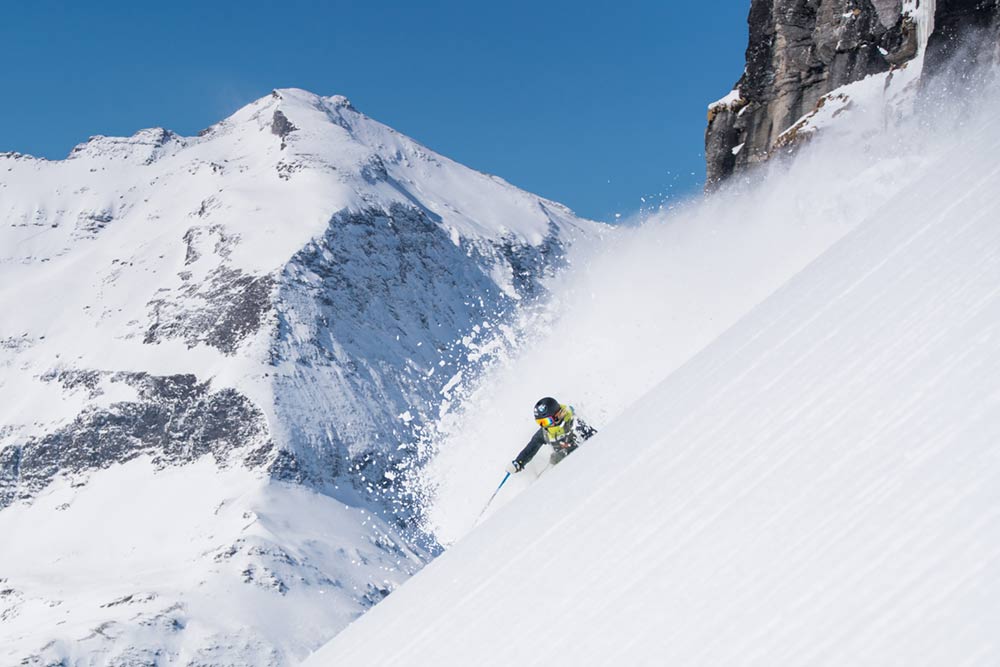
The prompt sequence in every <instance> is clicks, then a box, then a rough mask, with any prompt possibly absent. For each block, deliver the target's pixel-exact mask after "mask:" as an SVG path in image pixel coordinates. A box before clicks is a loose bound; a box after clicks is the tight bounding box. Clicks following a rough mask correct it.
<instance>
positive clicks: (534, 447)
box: [514, 429, 545, 468]
mask: <svg viewBox="0 0 1000 667" xmlns="http://www.w3.org/2000/svg"><path fill="white" fill-rule="evenodd" d="M544 444H545V434H544V433H543V432H542V429H538V430H537V431H536V432H535V435H533V436H531V440H530V441H529V442H528V444H527V446H526V447H525V448H524V449H522V450H521V453H520V454H518V455H517V458H516V459H514V462H515V463H517V465H518V467H520V468H523V467H524V466H526V465H528V462H529V461H531V459H533V458H535V454H537V453H538V450H539V449H541V448H542V445H544Z"/></svg>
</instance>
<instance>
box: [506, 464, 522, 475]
mask: <svg viewBox="0 0 1000 667" xmlns="http://www.w3.org/2000/svg"><path fill="white" fill-rule="evenodd" d="M505 470H506V471H507V472H509V473H511V474H513V473H518V472H521V471H522V470H524V465H523V464H522V463H519V462H518V461H511V462H510V463H509V464H508V465H507V467H506V468H505Z"/></svg>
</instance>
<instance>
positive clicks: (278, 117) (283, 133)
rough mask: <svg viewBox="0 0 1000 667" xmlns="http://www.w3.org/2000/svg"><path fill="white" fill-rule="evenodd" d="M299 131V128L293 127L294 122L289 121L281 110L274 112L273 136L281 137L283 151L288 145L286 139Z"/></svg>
mask: <svg viewBox="0 0 1000 667" xmlns="http://www.w3.org/2000/svg"><path fill="white" fill-rule="evenodd" d="M297 129H299V128H297V127H295V126H294V125H292V121H290V120H288V117H287V116H286V115H285V114H283V113H282V112H281V111H280V110H276V111H275V112H274V115H273V116H272V118H271V134H275V135H277V136H279V137H281V149H282V150H284V149H285V147H286V146H287V145H288V144H287V143H285V138H286V137H288V135H289V134H291V133H292V132H294V131H295V130H297Z"/></svg>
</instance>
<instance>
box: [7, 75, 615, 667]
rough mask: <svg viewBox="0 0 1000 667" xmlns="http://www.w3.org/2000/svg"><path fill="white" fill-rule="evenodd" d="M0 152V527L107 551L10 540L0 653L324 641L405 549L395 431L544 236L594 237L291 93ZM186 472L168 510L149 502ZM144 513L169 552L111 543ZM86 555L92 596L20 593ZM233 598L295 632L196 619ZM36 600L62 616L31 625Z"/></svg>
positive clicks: (537, 251)
mask: <svg viewBox="0 0 1000 667" xmlns="http://www.w3.org/2000/svg"><path fill="white" fill-rule="evenodd" d="M2 159H3V165H4V167H5V168H4V169H3V170H0V309H2V310H3V312H6V313H15V314H16V316H14V317H5V318H2V319H0V369H2V372H0V532H3V533H5V534H14V533H17V534H19V535H20V534H22V533H24V531H23V530H22V529H21V528H20V527H21V526H25V525H31V524H33V523H38V522H44V521H50V520H51V516H52V512H55V511H58V512H60V517H65V518H66V522H65V523H59V524H58V525H59V526H60V531H63V530H64V531H65V535H64V534H63V533H62V532H60V533H59V534H56V535H50V536H49V537H50V538H52V539H54V540H56V541H57V542H58V540H60V539H62V538H63V537H65V539H67V540H69V541H70V542H72V541H73V540H72V536H73V535H75V533H74V532H73V530H72V527H73V526H74V525H77V524H86V525H90V524H93V523H94V522H97V521H100V522H101V523H102V525H106V526H107V530H108V531H111V532H116V533H118V534H120V536H121V539H122V540H124V543H125V547H123V549H122V550H121V554H132V555H130V556H120V558H119V556H115V555H110V556H108V555H106V554H104V553H103V552H102V553H101V554H97V553H89V552H88V553H84V552H78V551H76V550H73V549H69V550H67V549H65V548H63V547H62V546H59V547H51V548H50V547H49V546H47V545H46V544H42V543H38V542H31V541H30V540H28V539H27V538H25V539H23V540H22V546H23V549H22V551H19V552H17V553H13V552H10V553H5V554H0V571H2V572H3V573H4V577H6V580H5V581H4V583H3V586H4V590H5V591H6V590H8V589H9V590H10V591H14V592H13V593H10V595H8V596H7V598H4V599H2V600H0V605H6V606H0V617H9V616H10V615H12V614H18V615H19V618H21V619H22V620H23V621H24V622H23V624H21V625H18V626H17V627H18V629H17V634H16V641H13V642H10V643H8V642H4V644H5V645H4V646H2V647H0V662H2V663H4V664H6V663H7V662H11V661H14V662H18V663H20V662H22V660H28V664H31V663H32V661H35V662H38V661H43V662H52V663H58V662H59V661H60V660H63V659H66V655H67V654H66V652H65V651H70V652H71V651H73V650H74V649H73V648H72V647H74V646H78V645H80V643H81V642H87V643H88V644H87V646H88V648H87V651H88V652H89V653H90V654H92V655H103V656H105V657H106V658H107V659H108V661H111V662H115V661H116V660H117V658H114V656H123V655H130V656H134V655H138V654H142V655H147V654H148V655H160V654H161V653H162V652H163V651H166V652H167V654H169V655H172V656H173V657H172V658H171V660H180V658H178V657H177V656H179V655H183V656H193V657H192V658H191V660H193V661H196V662H199V664H219V663H220V662H223V661H225V660H228V661H229V662H230V663H233V662H235V663H237V664H258V663H260V664H278V665H281V664H287V663H288V662H289V661H290V660H291V656H293V655H295V654H296V653H297V654H299V655H301V654H302V653H303V652H304V650H305V649H306V648H311V647H312V646H315V645H316V643H317V642H318V641H319V640H321V639H324V638H326V637H328V636H329V635H330V634H331V633H333V632H336V631H337V630H338V629H339V628H341V627H343V625H344V624H346V623H347V622H348V621H349V620H351V618H353V617H354V616H355V615H356V614H357V613H359V612H360V610H362V609H364V608H366V607H368V606H370V605H372V604H374V603H375V602H376V601H378V600H379V599H381V597H384V596H385V595H386V594H387V593H388V591H390V590H392V588H394V587H395V586H396V585H398V583H400V581H401V580H402V579H403V578H405V577H406V576H408V573H411V572H412V571H414V570H415V569H416V568H417V567H419V565H420V563H422V562H423V561H424V559H426V558H427V554H428V552H427V551H426V549H424V548H423V546H424V542H423V541H422V540H423V537H422V536H420V535H415V534H414V533H413V532H412V529H413V527H414V524H415V519H416V517H415V512H416V510H415V509H414V508H412V506H406V505H405V504H402V503H398V499H399V498H400V497H401V494H402V493H403V492H404V489H403V486H402V483H403V481H404V480H405V478H406V476H407V475H408V474H409V472H408V471H409V470H410V469H412V467H413V465H414V463H415V459H416V451H417V447H416V445H417V443H418V442H419V439H420V437H421V432H422V429H423V428H424V427H425V426H426V425H427V424H428V423H429V422H431V421H432V420H433V419H435V418H436V417H437V415H438V413H439V411H440V410H441V408H442V405H443V404H445V405H446V404H447V399H448V398H449V396H450V392H451V391H452V390H453V387H454V386H455V385H456V384H457V383H458V382H459V381H460V380H461V378H462V377H463V374H471V373H474V372H475V371H476V368H477V365H478V364H482V363H483V362H484V360H486V359H488V358H489V355H490V350H491V349H494V348H490V347H487V346H486V345H485V343H491V344H493V345H502V344H503V343H504V341H503V338H502V336H498V335H495V333H494V332H498V331H504V327H505V325H506V324H507V323H509V322H510V321H511V320H512V319H513V317H514V316H515V315H516V314H517V313H518V310H519V308H520V307H521V305H522V304H524V303H530V302H531V301H532V300H533V299H534V298H535V297H537V296H538V295H539V294H541V293H542V292H543V289H544V288H543V281H544V280H545V279H546V278H547V277H548V276H549V275H550V274H551V273H552V272H553V270H554V269H555V268H556V267H558V266H560V265H562V264H564V263H565V262H566V256H567V253H568V252H569V251H570V248H571V247H572V245H573V244H574V243H576V242H578V241H579V240H582V239H586V238H588V237H595V236H597V235H598V234H600V233H601V227H600V226H599V225H597V224H596V223H592V222H589V221H586V220H581V219H579V218H577V217H576V216H574V215H573V214H572V212H571V211H570V210H569V209H567V208H565V207H564V206H561V205H559V204H556V203H554V202H550V201H547V200H544V199H541V198H539V197H536V196H534V195H532V194H529V193H527V192H524V191H522V190H519V189H517V188H515V187H513V186H512V185H510V184H508V183H506V182H505V181H503V180H502V179H499V178H496V177H491V176H487V175H485V174H482V173H480V172H478V171H475V170H472V169H469V168H467V167H465V166H462V165H460V164H458V163H456V162H454V161H452V160H449V159H448V158H445V157H443V156H441V155H438V154H437V153H435V152H433V151H431V150H430V149H428V148H426V147H424V146H422V145H420V144H419V143H417V142H415V141H413V140H412V139H409V138H408V137H406V136H404V135H402V134H399V133H398V132H395V131H394V130H392V129H390V128H388V127H386V126H385V125H382V124H381V123H378V122H377V121H375V120H373V119H371V118H369V117H367V116H365V115H363V114H362V113H360V112H358V111H357V110H356V109H355V108H354V107H353V106H351V105H350V103H349V102H348V101H347V99H346V98H344V97H341V96H333V97H320V96H318V95H314V94H312V93H309V92H307V91H303V90H299V89H281V90H276V91H274V92H273V93H272V94H270V95H267V96H265V97H262V98H261V99H259V100H256V101H254V102H252V103H250V104H248V105H246V106H244V107H243V108H241V109H239V110H238V111H236V112H235V113H234V114H232V115H231V116H229V117H228V118H226V119H224V120H222V121H220V122H218V123H216V124H215V125H213V126H211V127H210V128H208V129H207V130H205V131H203V132H201V133H200V134H199V136H197V137H181V136H178V135H177V134H175V133H173V132H170V131H169V130H166V129H162V128H152V129H147V130H142V131H139V132H137V133H136V134H134V135H132V136H131V137H104V136H97V137H93V138H91V139H90V140H89V141H87V142H85V143H83V144H81V145H80V146H78V147H77V148H76V149H74V151H73V153H72V154H71V155H70V157H69V158H68V159H66V160H60V161H45V160H36V159H31V158H28V157H25V156H20V155H16V154H7V155H5V156H4V157H3V158H2ZM188 475H192V476H194V477H192V478H197V479H199V480H201V481H200V482H199V483H198V485H197V486H196V487H187V490H186V491H185V492H184V494H183V495H185V496H189V498H187V500H189V501H190V504H189V505H185V506H184V507H181V508H177V510H176V512H172V511H170V510H169V509H168V510H167V511H164V504H163V501H162V499H163V498H176V497H178V495H179V494H178V491H177V489H178V488H183V487H185V478H186V477H187V476H188ZM213 476H214V477H217V478H218V479H220V480H221V479H226V480H229V481H230V482H231V483H229V482H227V483H226V484H225V485H223V486H221V487H218V488H217V487H216V486H215V485H213V484H212V482H211V480H212V479H213ZM120 489H132V490H133V491H134V493H132V495H131V496H130V497H129V498H128V501H129V502H128V503H125V504H127V505H129V508H128V509H125V508H123V507H121V505H122V504H123V503H122V500H123V499H122V497H121V495H120V494H121V492H120ZM154 506H155V507H154ZM220 508H228V509H227V510H225V511H223V510H220ZM132 510H135V512H133V511H132ZM154 510H155V512H159V514H156V516H158V517H159V519H158V521H160V522H161V523H164V524H171V525H176V526H177V527H178V530H179V531H180V533H179V534H181V535H182V537H177V536H176V535H175V536H174V537H171V538H170V540H169V541H171V542H172V543H184V544H188V543H190V544H191V545H194V546H193V548H192V551H191V552H190V553H185V554H184V555H183V558H181V559H180V560H177V559H175V558H166V559H164V558H162V557H161V554H160V553H159V551H158V546H159V544H160V541H159V540H157V539H150V540H148V541H147V542H145V543H143V544H133V543H132V541H131V539H130V537H129V536H130V535H138V534H139V531H137V529H136V528H135V524H136V516H152V515H153V513H155V512H154ZM175 513H176V515H177V516H176V517H173V514H175ZM319 515H322V516H324V517H325V518H324V519H323V520H322V522H321V526H320V527H317V525H312V524H309V521H310V519H309V518H308V517H311V516H319ZM383 515H384V517H383ZM53 525H55V524H53ZM186 526H201V527H202V528H199V529H198V530H199V531H201V532H199V533H198V536H187V535H186V534H185V530H193V529H189V528H185V527H186ZM329 526H336V531H335V532H336V534H329V533H323V534H324V538H323V544H324V546H323V547H319V548H318V547H317V546H316V544H315V540H316V537H315V536H316V535H317V534H318V533H317V531H328V530H329ZM206 536H208V537H206ZM40 539H41V537H40ZM46 539H47V538H46ZM327 547H329V548H327ZM67 551H71V552H72V553H75V554H77V555H76V556H74V557H73V558H69V559H64V560H63V561H60V562H59V563H58V564H57V563H55V562H54V561H51V560H49V559H46V558H45V557H28V556H24V555H25V554H42V553H57V554H58V553H66V552H67ZM115 553H118V552H115ZM18 554H21V556H24V558H23V559H22V558H21V556H18ZM109 558H110V561H111V562H110V568H109V569H110V570H111V571H114V572H115V573H116V577H117V574H119V573H120V574H121V575H122V576H121V577H120V578H117V579H116V580H115V581H100V582H94V581H93V579H92V578H87V577H84V578H85V579H87V580H88V582H91V583H88V585H89V586H96V587H97V588H99V589H100V594H99V598H100V599H99V600H97V601H96V602H94V601H92V600H90V599H81V598H79V597H73V596H72V595H71V594H70V593H67V592H66V589H65V588H62V587H60V586H59V585H56V586H54V587H48V586H47V585H38V584H37V582H41V581H47V580H48V581H52V580H54V579H58V580H61V578H53V577H51V576H49V573H50V571H51V569H52V568H57V569H58V570H59V571H60V572H62V571H67V570H73V571H81V572H89V571H90V569H91V568H92V567H93V565H92V563H93V562H103V563H105V564H108V563H107V559H109ZM116 558H118V560H115V559H116ZM12 559H13V560H12ZM15 561H16V562H15ZM178 563H180V564H181V565H178ZM178 567H181V568H182V569H183V570H184V572H180V571H178V570H177V569H176V568H178ZM74 568H75V569H74ZM189 570H196V571H198V572H199V575H198V578H199V579H201V580H204V581H207V582H208V583H207V584H205V585H204V586H203V585H202V584H198V590H199V591H203V592H202V593H198V592H196V591H193V590H192V588H191V587H192V586H193V584H191V583H190V582H191V581H193V579H191V578H190V577H187V576H186V574H185V572H187V571H189ZM148 572H158V573H160V574H161V575H162V576H160V577H153V578H150V577H149V574H148ZM346 572H350V575H349V576H348V575H347V574H345V573H346ZM157 579H158V580H160V581H161V582H162V583H159V584H157V583H155V581H154V580H157ZM32 582H35V583H32ZM123 582H126V583H123ZM129 582H131V583H129ZM150 582H153V583H150ZM233 591H237V592H236V593H233ZM241 595H248V596H250V597H252V598H253V599H254V602H253V604H252V605H248V606H245V608H246V609H248V610H251V609H252V610H254V611H253V612H252V613H251V612H249V611H248V614H250V615H251V616H253V618H250V617H249V616H248V617H247V618H245V619H242V620H240V621H238V622H237V623H236V626H239V627H244V626H246V627H254V623H258V624H259V623H260V620H259V619H260V618H264V617H266V615H267V614H261V615H259V616H258V615H257V610H262V609H270V610H272V611H274V612H275V613H276V614H279V615H281V616H282V617H288V618H291V616H290V615H288V614H285V613H284V612H278V611H276V610H281V609H286V608H287V607H288V605H289V604H290V603H289V600H292V599H296V600H299V601H300V602H299V603H296V605H299V604H300V603H301V601H303V600H305V601H306V602H305V604H307V606H310V605H311V606H312V607H314V608H316V609H317V610H318V611H317V613H318V614H319V616H318V617H322V619H323V620H322V622H321V623H318V624H317V625H316V626H315V627H302V626H300V625H296V626H294V627H290V626H288V625H287V624H285V625H282V624H272V625H273V627H271V628H268V629H263V630H261V634H260V636H249V635H248V634H247V632H245V631H243V630H240V631H234V630H232V626H231V625H230V619H229V618H223V617H222V616H220V612H219V611H218V610H217V609H216V607H217V606H218V605H215V606H213V605H207V606H206V605H205V600H209V599H211V598H212V597H214V596H230V598H231V599H234V600H235V599H236V598H239V597H240V596H241ZM234 596H235V597H234ZM117 600H129V601H130V602H128V604H127V605H126V604H125V603H122V604H119V603H118V602H116V601H117ZM329 600H333V601H334V602H333V603H330V602H328V601H329ZM137 601H138V602H137ZM199 601H200V602H199ZM8 603H9V604H8ZM112 603H113V604H112ZM133 603H135V604H139V605H141V606H142V608H143V611H142V612H141V613H140V614H139V615H136V613H133V612H132V608H131V607H130V606H131V605H132V604H133ZM55 606H60V609H61V610H64V611H65V613H67V614H68V615H69V617H70V618H74V619H76V622H75V624H73V625H72V626H70V625H67V626H65V627H64V628H60V629H52V628H54V625H53V624H52V623H48V622H47V621H46V620H45V619H43V618H42V616H38V615H36V612H34V611H32V610H43V609H49V608H53V607H55ZM234 606H238V607H241V608H244V607H243V606H242V605H240V604H235V605H234ZM134 609H135V610H136V611H138V609H139V607H135V608H134ZM147 612H148V613H147ZM43 615H44V614H43ZM254 619H256V620H254ZM109 624H110V625H109ZM150 624H152V626H155V627H156V628H158V629H157V630H147V629H146V628H147V627H148V626H150ZM95 627H102V628H104V627H114V632H109V633H107V634H102V633H97V634H95V633H94V631H93V630H94V628H95ZM186 627H191V628H193V629H192V631H191V632H185V628H186ZM258 630H259V628H258ZM60 633H61V634H60ZM56 637H58V638H59V639H60V640H61V641H60V642H52V640H53V638H56ZM88 637H89V638H90V639H86V638H88ZM230 646H239V647H240V648H239V649H234V650H227V649H225V648H220V647H230ZM46 647H47V648H46ZM67 647H68V648H67ZM137 647H143V648H142V651H146V650H147V649H148V653H143V652H142V651H140V650H139V648H137ZM192 647H193V648H192ZM64 649H65V650H64ZM203 649H204V650H206V651H209V652H210V653H209V655H208V657H205V656H204V655H202V654H201V653H199V651H201V650H203ZM4 651H5V652H4ZM211 651H216V652H219V654H220V655H222V656H223V657H220V658H218V660H216V658H213V657H212V655H213V654H211ZM237 654H238V655H237ZM234 656H236V657H234ZM113 658H114V659H113ZM67 660H68V659H67ZM124 661H125V659H124V658H122V660H120V661H119V662H122V663H123V664H126V663H125V662H124ZM187 661H188V659H187V658H185V659H184V662H185V663H187Z"/></svg>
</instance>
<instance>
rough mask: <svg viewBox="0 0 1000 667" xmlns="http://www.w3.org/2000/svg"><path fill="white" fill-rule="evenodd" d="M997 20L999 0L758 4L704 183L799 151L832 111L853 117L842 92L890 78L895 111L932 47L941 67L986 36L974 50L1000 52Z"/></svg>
mask: <svg viewBox="0 0 1000 667" xmlns="http://www.w3.org/2000/svg"><path fill="white" fill-rule="evenodd" d="M997 16H998V9H997V2H996V0H937V1H936V2H935V0H753V2H752V4H751V8H750V15H749V19H748V22H749V27H750V42H749V46H748V47H747V56H746V69H745V71H744V73H743V76H742V77H740V79H739V81H738V82H737V84H736V86H735V88H734V90H733V91H732V93H730V94H729V95H728V96H726V97H725V98H723V99H722V100H720V101H718V102H716V103H715V104H713V105H711V106H710V107H709V113H708V129H707V131H706V135H705V156H706V187H707V188H708V189H712V188H713V187H715V186H717V185H718V184H719V183H721V182H722V181H723V180H725V179H726V178H728V177H729V176H731V175H733V174H734V173H738V172H741V171H743V170H745V169H747V168H748V167H750V166H752V165H754V164H757V163H760V162H762V161H765V160H767V159H768V158H770V157H771V156H773V155H775V154H776V153H779V152H781V151H782V150H785V149H791V148H794V146H796V145H797V144H799V143H801V141H802V140H803V139H805V138H807V137H809V136H810V135H811V133H812V132H811V131H812V130H814V129H815V126H814V125H812V124H811V123H812V120H813V119H814V118H815V117H816V116H817V115H820V114H821V113H823V110H824V107H825V106H827V107H828V108H827V110H826V115H828V116H832V115H839V114H841V113H844V112H846V111H848V109H849V107H850V106H852V104H853V102H852V100H850V99H849V98H848V97H847V96H843V95H839V91H840V89H842V88H843V87H844V86H847V85H849V84H852V83H855V82H859V81H862V80H865V79H866V78H868V77H872V76H873V75H882V77H883V79H882V81H881V82H880V85H882V87H883V89H884V90H885V91H886V94H885V96H884V97H885V106H886V108H890V107H891V108H892V109H893V110H897V106H896V104H897V103H898V101H899V100H898V97H899V95H901V94H903V93H904V92H905V94H907V95H911V94H912V92H913V90H915V86H911V85H910V84H911V83H912V81H913V80H914V77H919V75H920V73H921V71H922V69H923V67H924V56H925V50H926V56H927V64H928V67H930V68H931V70H935V69H940V68H941V67H943V64H944V63H945V62H947V61H949V60H950V59H951V57H952V56H953V55H954V54H955V53H956V50H957V49H958V48H959V46H960V45H963V44H966V43H967V40H965V39H964V36H966V35H971V34H972V33H974V32H979V33H981V34H982V35H984V36H985V37H986V38H987V42H986V46H983V44H982V42H977V46H975V47H974V48H973V52H975V53H980V54H981V53H984V52H990V51H991V49H992V52H993V53H994V54H995V49H996V43H997V39H996V35H997V30H998V29H997ZM935 26H936V28H935ZM928 40H930V43H929V44H928ZM994 57H995V55H994ZM893 77H895V78H896V81H895V87H896V89H895V90H892V91H890V88H891V87H892V85H893ZM901 82H902V85H900V83H901ZM902 89H906V90H905V91H903V90H902ZM831 102H833V104H832V105H831ZM830 107H832V112H831V109H830ZM803 130H804V131H803Z"/></svg>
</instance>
